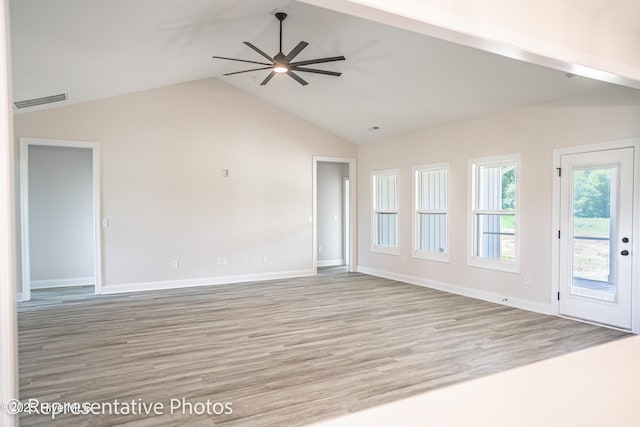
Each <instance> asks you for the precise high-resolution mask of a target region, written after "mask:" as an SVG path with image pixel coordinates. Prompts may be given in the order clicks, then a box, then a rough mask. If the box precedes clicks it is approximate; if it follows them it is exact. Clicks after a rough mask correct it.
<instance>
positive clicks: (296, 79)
mask: <svg viewBox="0 0 640 427" xmlns="http://www.w3.org/2000/svg"><path fill="white" fill-rule="evenodd" d="M287 74H289V76H290V77H291V78H292V79H293V80H295V81H297V82H298V83H300V84H301V85H302V86H306V85H308V84H309V83H308V82H306V81H305V80H304V79H303V78H302V77H300V76H299V75H297V74H296V73H294V72H293V71H291V70H289V71H287Z"/></svg>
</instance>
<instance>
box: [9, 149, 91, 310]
mask: <svg viewBox="0 0 640 427" xmlns="http://www.w3.org/2000/svg"><path fill="white" fill-rule="evenodd" d="M30 146H46V147H61V148H88V149H90V150H91V158H92V170H91V175H92V189H93V219H92V222H93V244H94V249H93V256H94V263H93V264H94V274H95V293H96V295H99V294H101V293H102V230H101V228H100V225H101V224H100V212H101V210H100V200H101V197H100V144H99V143H97V142H85V141H67V140H57V139H44V138H25V137H22V138H20V232H21V233H20V236H21V238H20V240H21V248H22V251H21V256H22V259H21V261H22V293H21V294H20V295H18V298H19V299H20V300H21V301H29V300H30V299H31V262H30V251H29V147H30Z"/></svg>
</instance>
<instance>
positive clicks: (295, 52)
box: [286, 41, 309, 61]
mask: <svg viewBox="0 0 640 427" xmlns="http://www.w3.org/2000/svg"><path fill="white" fill-rule="evenodd" d="M307 46H309V43H307V42H304V41H303V42H300V43H298V44H297V45H296V47H294V48H293V49H291V52H289V55H287V57H286V58H287V61H291V60H292V59H293V58H295V57H296V56H298V54H299V53H300V52H302V49H304V48H305V47H307Z"/></svg>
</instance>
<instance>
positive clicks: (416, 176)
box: [412, 162, 451, 262]
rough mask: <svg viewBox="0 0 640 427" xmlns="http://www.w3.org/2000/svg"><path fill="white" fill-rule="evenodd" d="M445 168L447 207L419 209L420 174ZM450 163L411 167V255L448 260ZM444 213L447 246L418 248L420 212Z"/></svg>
mask: <svg viewBox="0 0 640 427" xmlns="http://www.w3.org/2000/svg"><path fill="white" fill-rule="evenodd" d="M440 170H445V171H446V172H447V187H446V189H445V191H446V195H447V196H446V197H447V207H446V209H444V210H420V209H418V206H420V194H421V185H422V184H421V180H420V175H421V174H422V173H423V172H432V171H440ZM450 180H451V163H449V162H444V163H431V164H428V165H420V166H414V167H413V230H412V231H413V257H414V258H421V259H427V260H430V261H439V262H449V202H450V193H449V188H450V187H451V185H450V182H451V181H450ZM425 213H426V214H444V215H446V241H447V248H446V251H444V252H435V251H425V250H420V249H419V241H420V220H419V218H420V214H425Z"/></svg>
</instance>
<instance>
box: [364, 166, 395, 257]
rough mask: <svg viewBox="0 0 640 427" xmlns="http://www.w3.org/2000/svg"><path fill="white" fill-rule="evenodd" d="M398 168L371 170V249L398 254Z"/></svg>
mask: <svg viewBox="0 0 640 427" xmlns="http://www.w3.org/2000/svg"><path fill="white" fill-rule="evenodd" d="M398 175H399V170H398V169H391V170H385V171H378V172H373V173H372V174H371V176H372V182H373V192H372V196H373V197H372V199H373V221H372V222H373V235H372V238H371V242H372V245H371V250H372V251H375V252H384V253H391V254H398V253H399V252H398Z"/></svg>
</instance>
